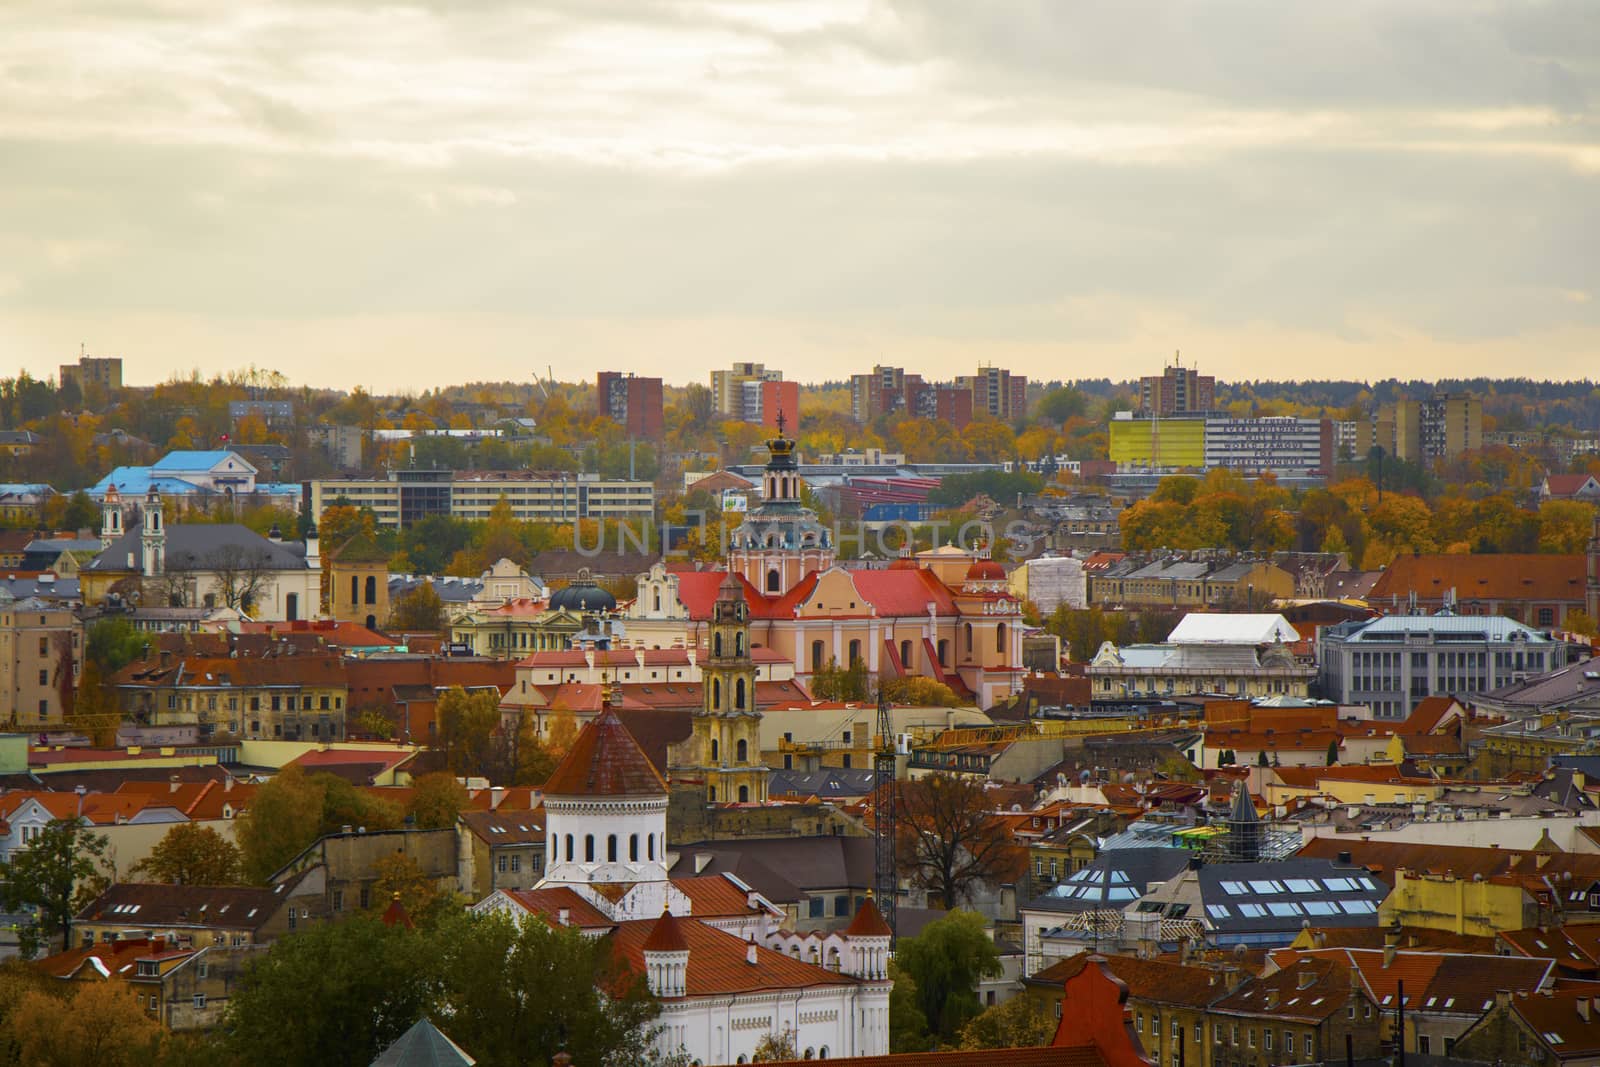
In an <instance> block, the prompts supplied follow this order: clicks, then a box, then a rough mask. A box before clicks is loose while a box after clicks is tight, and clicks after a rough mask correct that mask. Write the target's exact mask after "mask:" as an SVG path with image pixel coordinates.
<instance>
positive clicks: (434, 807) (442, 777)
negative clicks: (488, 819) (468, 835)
mask: <svg viewBox="0 0 1600 1067" xmlns="http://www.w3.org/2000/svg"><path fill="white" fill-rule="evenodd" d="M468 800H469V798H468V796H467V788H466V786H464V785H462V784H461V783H460V782H459V781H457V780H456V776H455V775H453V774H450V773H449V772H448V771H435V772H433V773H432V774H424V775H422V776H421V777H419V778H417V779H416V780H415V781H414V782H412V783H411V799H409V800H408V801H406V815H407V816H408V817H409V818H410V819H411V821H412V823H413V825H415V826H416V827H417V829H419V830H442V829H444V828H445V827H448V826H454V825H455V824H456V817H457V816H459V815H460V814H461V812H462V811H463V810H464V809H465V808H466V806H467V803H468Z"/></svg>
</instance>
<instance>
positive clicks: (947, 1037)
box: [895, 910, 1000, 1045]
mask: <svg viewBox="0 0 1600 1067" xmlns="http://www.w3.org/2000/svg"><path fill="white" fill-rule="evenodd" d="M895 962H896V963H897V964H898V965H899V968H900V971H901V972H902V973H904V974H907V975H910V976H911V980H912V981H913V982H914V983H915V984H916V990H917V997H918V1005H917V1006H918V1007H919V1008H921V1009H922V1014H923V1017H924V1018H926V1019H927V1021H928V1029H929V1031H930V1032H932V1033H933V1034H934V1035H935V1036H937V1037H938V1038H939V1042H940V1044H941V1045H952V1044H954V1043H955V1042H956V1040H957V1035H959V1034H960V1033H961V1028H962V1027H963V1026H965V1025H966V1023H967V1020H969V1019H972V1018H973V1017H974V1016H976V1015H977V1014H978V1013H979V1012H981V1011H982V1010H983V1007H982V1004H981V1002H980V1001H979V1000H978V982H979V980H980V979H983V978H995V977H998V976H999V974H1000V950H999V949H997V948H996V947H995V944H994V941H993V940H992V939H991V938H990V937H989V935H988V933H987V931H986V930H985V929H984V922H983V916H982V915H979V914H978V913H977V912H975V911H965V910H958V911H952V912H951V913H950V914H948V915H946V916H945V917H944V918H942V919H938V920H936V921H934V922H931V923H929V924H928V925H927V926H926V927H924V928H923V931H922V933H920V934H918V935H917V936H916V937H911V938H905V939H902V940H901V942H900V947H899V951H898V953H897V955H896V961H895Z"/></svg>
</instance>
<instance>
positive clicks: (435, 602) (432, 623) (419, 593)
mask: <svg viewBox="0 0 1600 1067" xmlns="http://www.w3.org/2000/svg"><path fill="white" fill-rule="evenodd" d="M447 625H449V620H448V619H447V618H446V617H445V610H444V601H443V600H440V599H439V594H438V592H437V591H436V590H435V589H434V588H433V583H432V582H418V583H417V585H416V587H415V588H413V589H412V590H411V591H410V592H407V593H405V594H404V595H403V596H401V597H400V598H399V599H398V600H396V601H395V602H394V608H393V610H391V611H390V612H389V623H388V629H389V630H390V631H391V632H395V633H439V632H440V631H442V630H443V629H444V628H445V627H446V626H447Z"/></svg>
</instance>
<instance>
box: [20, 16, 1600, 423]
mask: <svg viewBox="0 0 1600 1067" xmlns="http://www.w3.org/2000/svg"><path fill="white" fill-rule="evenodd" d="M1597 37H1600V20H1596V19H1595V18H1593V16H1592V13H1591V12H1590V11H1588V10H1586V9H1585V6H1584V5H1582V4H1579V3H1565V4H1563V3H1548V4H1541V5H1537V6H1529V5H1522V4H1511V3H1494V2H1485V3H1482V4H1478V5H1476V6H1474V7H1473V9H1472V11H1471V12H1470V13H1469V15H1467V16H1463V14H1462V11H1461V8H1460V5H1457V4H1446V3H1420V2H1419V3H1407V4H1378V3H1370V4H1355V5H1343V6H1341V7H1339V8H1337V9H1327V10H1322V9H1306V8H1300V7H1296V8H1293V9H1289V8H1284V7H1282V6H1280V5H1271V4H1265V3H1251V2H1244V0H1240V2H1235V3H1228V4H1222V5H1210V6H1207V7H1206V8H1204V9H1195V8H1191V7H1189V6H1187V5H1180V4H1166V3H1159V2H1150V3H1142V4H1136V5H1122V6H1119V7H1118V8H1116V9H1115V10H1111V11H1102V10H1095V9H1092V8H1081V9H1080V8H1072V7H1068V6H1067V5H1061V4H1054V3H1001V4H994V5H970V4H960V3H951V4H940V3H918V4H910V3H905V4H900V3H893V2H888V0H836V2H830V3H781V2H772V3H761V4H737V5H730V4H718V3H711V2H689V0H685V2H682V3H633V4H629V3H615V4H599V5H597V4H587V3H573V2H568V0H550V2H546V3H541V4H537V5H528V6H519V5H499V4H480V5H454V4H451V5H446V4H438V3H432V2H418V3H413V4H409V5H405V6H401V7H395V8H384V9H377V8H370V9H369V8H366V7H364V6H362V5H355V4H318V5H293V6H291V7H289V8H283V7H279V6H276V5H272V6H268V5H263V4H248V3H242V4H235V5H228V6H227V7H226V8H225V9H221V8H219V9H215V10H213V9H210V8H198V7H197V8H193V9H191V8H190V6H189V5H186V4H184V3H181V2H177V0H148V2H146V3H142V4H121V3H109V2H107V3H85V4H80V5H77V6H75V7H74V8H73V9H72V10H71V12H62V11H60V10H59V9H58V8H57V6H56V5H51V4H46V3H43V2H42V0H22V2H18V3H14V4H10V5H7V6H6V8H5V10H4V11H0V88H3V90H4V92H5V93H6V98H7V101H8V106H7V108H6V109H5V113H4V114H0V151H3V152H4V153H5V156H6V158H7V161H8V166H7V168H5V172H4V173H3V174H0V217H3V218H4V219H5V220H6V226H5V227H4V229H3V231H0V252H3V253H4V260H3V264H4V265H0V370H3V372H4V373H7V374H14V373H16V372H17V371H19V370H23V369H26V370H28V371H29V372H30V373H33V374H35V375H37V376H45V375H49V374H50V373H52V372H53V371H54V369H55V367H56V366H57V365H58V364H60V363H63V362H67V361H69V360H71V359H73V358H75V357H76V355H77V353H78V351H79V345H80V343H82V344H86V346H87V351H88V352H89V354H91V355H102V356H121V357H123V358H124V360H125V361H126V366H127V380H128V381H129V382H130V383H131V384H152V383H154V382H157V381H160V380H163V379H165V378H166V377H168V376H169V375H170V374H172V373H174V372H179V373H182V372H187V371H188V370H189V369H191V368H196V367H198V368H200V369H201V370H202V371H203V372H205V373H211V372H217V371H225V370H229V369H234V368H239V367H244V366H247V365H249V364H252V363H253V364H256V365H258V366H262V367H268V368H272V369H276V370H280V371H282V372H283V373H284V374H285V375H287V376H288V377H289V378H290V379H292V380H294V381H296V382H299V383H305V384H310V385H315V386H329V387H338V388H350V387H351V386H354V385H356V384H362V385H365V386H366V387H368V388H370V389H373V390H374V391H378V392H396V391H402V390H411V391H415V390H417V389H421V388H429V387H435V386H440V385H448V384H452V383H454V382H460V381H475V380H527V379H529V378H530V377H532V376H533V375H534V374H535V373H538V374H540V375H544V374H545V373H546V372H547V368H550V367H554V368H555V371H556V377H558V378H565V379H569V380H578V381H592V380H593V374H594V372H595V371H598V370H619V371H634V372H637V373H641V374H648V375H657V376H660V377H663V378H664V379H666V381H667V382H668V383H669V384H673V385H681V384H684V383H685V382H689V381H697V382H704V381H706V380H707V378H708V376H709V373H710V371H711V370H712V369H714V368H717V367H723V366H726V365H728V364H729V363H730V362H733V361H737V360H754V361H760V362H764V363H767V364H768V365H771V366H776V367H779V368H782V369H783V370H784V372H785V377H786V378H789V379H791V380H797V381H801V382H813V381H821V380H831V381H842V380H845V379H847V378H848V376H849V375H850V374H851V373H852V372H854V371H858V370H860V369H862V368H866V367H871V366H872V365H874V364H879V363H881V364H886V365H892V366H904V367H906V368H908V369H915V370H916V371H918V372H919V373H921V374H922V375H924V376H925V377H926V378H929V379H930V380H947V379H950V378H953V377H955V376H957V375H963V374H970V373H972V368H973V367H974V366H975V365H977V364H978V363H980V362H982V363H988V364H992V365H995V366H1000V367H1006V368H1009V369H1010V370H1012V371H1014V372H1016V373H1018V374H1023V375H1027V376H1028V377H1029V378H1030V379H1033V380H1039V381H1049V380H1054V379H1062V380H1071V379H1076V378H1102V377H1109V378H1112V379H1114V380H1132V379H1136V378H1138V377H1140V376H1142V375H1145V374H1150V373H1153V372H1154V371H1155V370H1158V369H1159V365H1160V364H1161V363H1163V362H1167V361H1170V360H1171V358H1172V353H1173V351H1174V350H1175V349H1176V350H1181V351H1182V353H1183V358H1184V362H1185V364H1188V365H1198V366H1200V367H1201V368H1203V370H1204V371H1205V372H1206V373H1207V374H1212V375H1215V376H1216V377H1217V378H1218V379H1219V380H1223V381H1238V380H1248V379H1263V378H1270V379H1302V380H1303V379H1326V378H1341V379H1363V380H1369V381H1371V380H1380V379H1384V378H1389V377H1401V378H1430V379H1438V378H1444V377H1453V378H1459V377H1468V376H1475V375H1485V376H1491V377H1503V376H1528V377H1534V378H1549V379H1576V378H1583V377H1587V376H1590V375H1592V373H1593V370H1592V368H1593V366H1594V357H1593V353H1594V352H1595V351H1597V350H1600V345H1597V343H1596V342H1597V340H1600V307H1597V304H1596V301H1595V299H1594V297H1595V292H1596V289H1597V288H1600V281H1597V279H1596V277H1595V274H1596V268H1595V266H1594V259H1593V255H1592V251H1591V248H1590V246H1591V245H1592V240H1585V239H1584V235H1592V234H1593V233H1595V232H1597V231H1600V196H1596V195H1595V194H1596V192H1597V190H1596V183H1597V177H1600V134H1597V130H1600V126H1597V121H1596V117H1595V114H1594V110H1593V102H1594V100H1595V98H1596V97H1595V93H1596V89H1597V88H1600V59H1597V57H1600V40H1597Z"/></svg>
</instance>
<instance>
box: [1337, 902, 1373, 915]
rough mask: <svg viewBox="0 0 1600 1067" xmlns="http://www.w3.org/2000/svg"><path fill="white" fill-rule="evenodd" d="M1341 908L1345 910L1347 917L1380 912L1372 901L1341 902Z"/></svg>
mask: <svg viewBox="0 0 1600 1067" xmlns="http://www.w3.org/2000/svg"><path fill="white" fill-rule="evenodd" d="M1339 907H1341V908H1343V909H1344V913H1345V914H1346V915H1371V914H1372V913H1373V912H1375V911H1377V910H1378V906H1377V905H1376V904H1374V903H1372V901H1370V900H1341V901H1340V902H1339Z"/></svg>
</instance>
